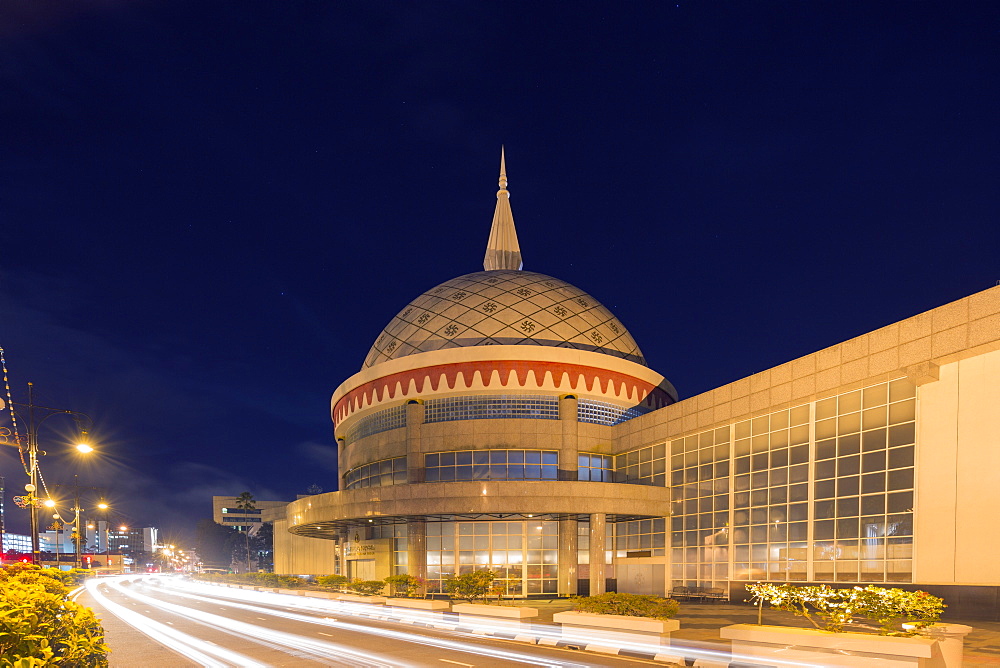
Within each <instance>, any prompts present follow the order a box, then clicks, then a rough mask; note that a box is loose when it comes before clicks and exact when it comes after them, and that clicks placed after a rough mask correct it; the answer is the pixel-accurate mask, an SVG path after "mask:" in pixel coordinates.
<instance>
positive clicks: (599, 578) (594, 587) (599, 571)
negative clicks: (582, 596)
mask: <svg viewBox="0 0 1000 668" xmlns="http://www.w3.org/2000/svg"><path fill="white" fill-rule="evenodd" d="M606 531H607V515H605V514H604V513H593V514H592V515H591V516H590V595H591V596H597V595H598V594H603V593H604V586H605V582H604V578H605V574H604V571H605V568H604V549H605V547H604V543H605V532H606Z"/></svg>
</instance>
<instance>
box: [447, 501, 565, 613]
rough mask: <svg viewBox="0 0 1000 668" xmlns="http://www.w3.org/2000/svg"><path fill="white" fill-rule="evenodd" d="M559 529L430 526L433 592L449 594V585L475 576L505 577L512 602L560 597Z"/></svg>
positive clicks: (501, 580)
mask: <svg viewBox="0 0 1000 668" xmlns="http://www.w3.org/2000/svg"><path fill="white" fill-rule="evenodd" d="M558 560H559V523H558V522H554V521H548V520H545V521H541V520H524V521H519V522H486V521H482V522H428V523H427V579H428V590H429V591H431V592H443V591H444V582H445V581H446V580H448V579H449V578H451V577H454V576H455V575H461V574H463V573H471V572H472V571H474V570H492V571H494V572H495V573H497V574H498V575H499V577H498V581H497V584H498V585H499V588H500V591H501V592H502V593H503V594H504V595H508V596H523V595H527V594H555V593H556V592H557V591H558V577H559V566H558V563H559V561H558Z"/></svg>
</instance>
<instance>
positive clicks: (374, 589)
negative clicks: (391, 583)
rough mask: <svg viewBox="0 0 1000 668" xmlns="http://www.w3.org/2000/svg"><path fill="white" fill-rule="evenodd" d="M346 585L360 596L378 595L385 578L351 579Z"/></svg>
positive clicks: (383, 586) (382, 587)
mask: <svg viewBox="0 0 1000 668" xmlns="http://www.w3.org/2000/svg"><path fill="white" fill-rule="evenodd" d="M347 586H348V587H350V588H351V589H353V590H354V591H356V592H357V593H359V594H361V595H362V596H378V595H379V594H381V593H382V590H383V589H385V580H352V581H351V584H349V585H347Z"/></svg>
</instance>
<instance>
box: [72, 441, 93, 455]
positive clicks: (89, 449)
mask: <svg viewBox="0 0 1000 668" xmlns="http://www.w3.org/2000/svg"><path fill="white" fill-rule="evenodd" d="M76 449H77V450H78V451H80V452H82V453H84V454H86V453H88V452H93V451H94V448H93V446H90V445H88V444H86V443H77V444H76Z"/></svg>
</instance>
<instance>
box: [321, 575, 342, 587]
mask: <svg viewBox="0 0 1000 668" xmlns="http://www.w3.org/2000/svg"><path fill="white" fill-rule="evenodd" d="M348 581H349V580H348V578H347V576H346V575H321V576H319V577H318V578H316V584H318V585H319V586H320V587H330V588H331V589H343V588H344V587H345V586H346V585H347V583H348Z"/></svg>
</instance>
